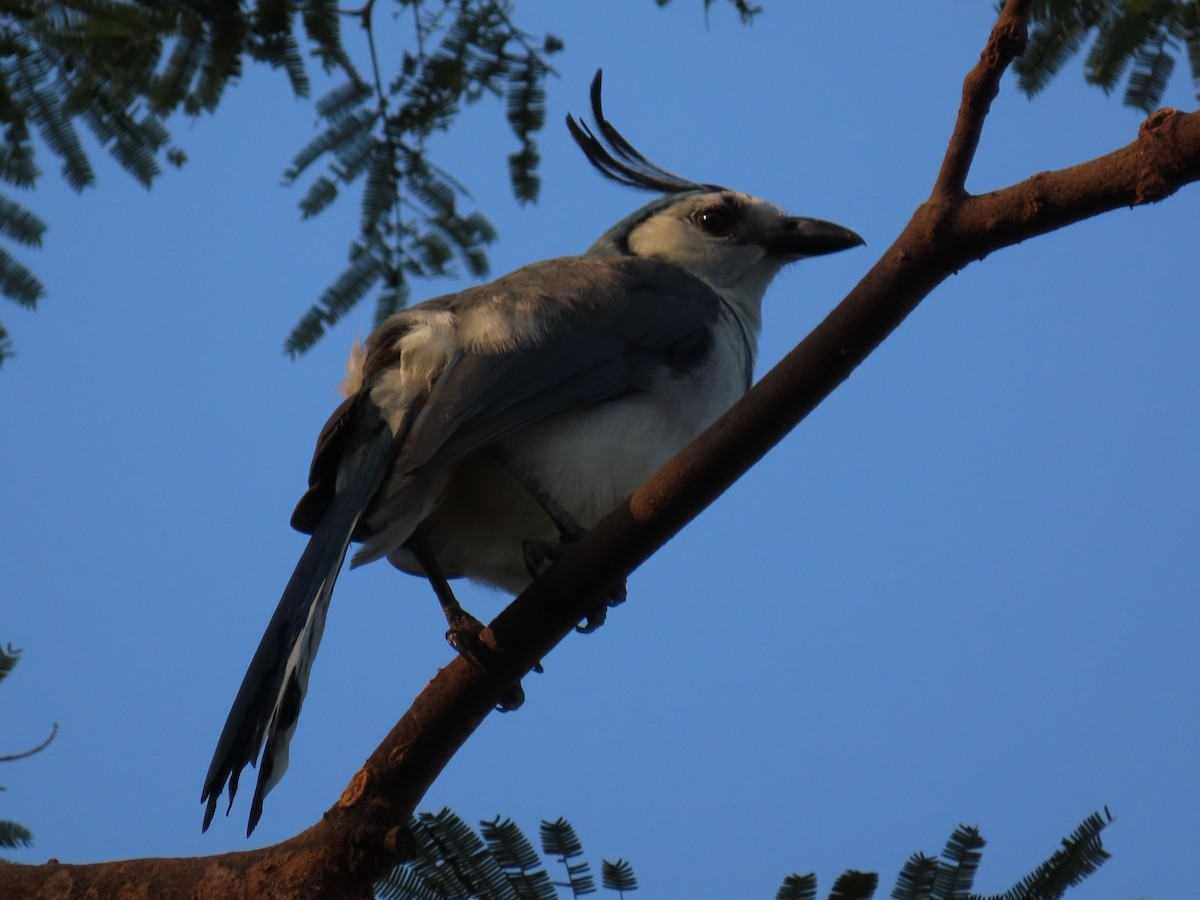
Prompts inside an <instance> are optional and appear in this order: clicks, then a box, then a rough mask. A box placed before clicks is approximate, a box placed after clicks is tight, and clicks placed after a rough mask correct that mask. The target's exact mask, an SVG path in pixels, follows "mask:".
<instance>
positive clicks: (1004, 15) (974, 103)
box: [930, 0, 1030, 200]
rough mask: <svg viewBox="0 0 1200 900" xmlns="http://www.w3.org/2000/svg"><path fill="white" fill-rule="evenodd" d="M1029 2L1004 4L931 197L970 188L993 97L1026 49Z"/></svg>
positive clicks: (970, 78) (968, 84) (967, 85)
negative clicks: (968, 176) (973, 168)
mask: <svg viewBox="0 0 1200 900" xmlns="http://www.w3.org/2000/svg"><path fill="white" fill-rule="evenodd" d="M1029 6H1030V0H1008V2H1007V3H1005V4H1004V10H1003V11H1002V12H1001V13H1000V18H999V19H997V20H996V25H995V27H993V28H992V33H991V36H990V37H989V38H988V42H987V46H986V47H984V48H983V52H982V53H981V54H980V55H979V62H977V63H976V64H975V68H973V69H972V70H971V71H970V72H969V73H968V74H967V77H966V78H965V79H964V80H963V92H962V102H961V103H960V104H959V106H958V120H957V121H956V122H955V123H954V133H953V134H952V135H951V136H950V143H949V144H947V146H946V155H945V157H943V159H942V168H941V171H940V172H938V176H937V181H935V182H934V185H933V195H932V196H931V197H930V199H931V200H932V199H938V198H941V199H953V198H956V197H958V196H960V195H962V194H963V193H965V192H966V184H967V173H968V172H969V171H970V170H971V163H972V162H974V160H975V150H976V148H978V147H979V138H980V136H981V135H982V134H983V122H984V120H985V119H986V118H987V114H988V112H989V111H990V110H991V108H992V101H993V100H995V99H996V95H997V94H998V93H1000V78H1001V77H1002V76H1003V75H1004V72H1005V70H1006V69H1007V68H1008V67H1009V65H1010V64H1011V63H1012V61H1013V60H1014V59H1016V58H1017V57H1018V56H1020V55H1021V54H1022V53H1024V52H1025V44H1026V42H1027V41H1028V33H1027V31H1026V21H1027V20H1028V18H1029Z"/></svg>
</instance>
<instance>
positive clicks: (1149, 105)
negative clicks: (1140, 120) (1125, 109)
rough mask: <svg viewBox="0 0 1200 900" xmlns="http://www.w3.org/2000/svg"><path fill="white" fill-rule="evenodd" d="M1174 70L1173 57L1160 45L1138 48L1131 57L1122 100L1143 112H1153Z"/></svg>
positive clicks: (1159, 102) (1160, 100)
mask: <svg viewBox="0 0 1200 900" xmlns="http://www.w3.org/2000/svg"><path fill="white" fill-rule="evenodd" d="M1174 70H1175V57H1173V56H1171V55H1170V54H1169V53H1166V52H1165V51H1164V50H1163V48H1162V47H1159V48H1158V49H1157V50H1146V49H1142V50H1139V51H1138V52H1137V53H1136V54H1134V57H1133V71H1132V72H1131V73H1130V75H1129V84H1128V85H1126V88H1125V99H1124V100H1123V101H1122V102H1124V104H1125V105H1126V106H1132V107H1133V108H1134V109H1140V110H1141V111H1142V112H1144V113H1152V112H1154V110H1156V109H1158V107H1159V104H1161V103H1162V96H1163V93H1164V92H1165V91H1166V89H1167V82H1169V81H1170V80H1171V73H1172V72H1173V71H1174Z"/></svg>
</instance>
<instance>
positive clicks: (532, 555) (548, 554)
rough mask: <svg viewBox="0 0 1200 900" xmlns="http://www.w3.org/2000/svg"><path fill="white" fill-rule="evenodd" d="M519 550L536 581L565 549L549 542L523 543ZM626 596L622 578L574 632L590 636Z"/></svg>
mask: <svg viewBox="0 0 1200 900" xmlns="http://www.w3.org/2000/svg"><path fill="white" fill-rule="evenodd" d="M521 549H522V550H523V551H524V553H525V567H526V568H527V569H528V570H529V574H530V575H531V576H532V577H533V578H534V580H537V579H538V578H540V577H542V575H544V574H545V572H546V570H547V569H549V568H550V567H551V566H552V565H554V563H556V562H558V559H559V557H560V556H562V552H563V550H564V549H565V545H564V544H555V543H553V542H551V541H525V542H523V543H522V544H521ZM626 596H627V592H626V590H625V579H624V578H622V579H621V580H620V581H619V582H618V583H617V584H615V585H614V586H613V587H612V588H610V589H609V591H608V593H607V596H606V597H605V598H604V603H603V604H601V605H600V606H598V607H596V608H595V609H593V610H591V611H590V612H589V613H588V614H587V617H586V618H585V619H584V622H583V624H582V625H577V626H576V627H575V630H576V631H578V632H579V633H580V634H591V633H592V632H593V631H595V630H596V629H597V628H599V627H600V626H601V625H603V624H604V621H605V619H606V618H607V617H608V608H609V607H610V606H619V605H620V604H622V603H624V602H625V598H626Z"/></svg>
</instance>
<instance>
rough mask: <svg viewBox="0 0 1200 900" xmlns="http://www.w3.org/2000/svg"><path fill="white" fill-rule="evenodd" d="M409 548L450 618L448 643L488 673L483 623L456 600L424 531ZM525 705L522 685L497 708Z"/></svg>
mask: <svg viewBox="0 0 1200 900" xmlns="http://www.w3.org/2000/svg"><path fill="white" fill-rule="evenodd" d="M405 544H406V546H407V547H408V549H409V550H411V551H412V554H413V556H415V557H416V559H417V562H418V563H420V565H421V568H422V569H423V570H424V571H425V577H426V578H427V579H429V584H430V587H432V588H433V592H434V594H436V595H437V598H438V603H440V604H441V607H442V612H443V613H444V614H445V616H446V624H447V625H448V626H449V628H447V629H446V641H447V642H448V643H449V644H450V646H451V647H453V648H454V649H455V650H456V651H458V654H459V655H460V656H462V657H463V658H464V659H465V660H467V662H469V663H471V665H473V666H475V668H477V669H479V670H480V671H487V666H486V665H485V664H484V658H485V655H486V652H487V651H486V648H485V647H484V645H483V642H482V641H480V640H479V634H480V632H482V631H483V623H482V622H480V621H479V620H478V619H476V618H475V617H474V616H473V615H471V614H470V613H469V612H467V611H466V610H465V609H463V607H462V604H461V603H459V602H458V598H457V597H455V596H454V590H453V589H452V588H451V587H450V582H449V581H448V580H447V578H446V574H445V572H444V571H443V570H442V566H441V563H439V562H438V559H437V556H436V555H435V554H434V552H433V550H432V549H430V547H429V544H428V543H427V542H426V541H425V538H424V537H423V536H422V535H421V531H420V529H418V530H417V531H415V532H414V533H413V535H412V536H411V537H410V538H409V539H408V540H407V541H406V542H405ZM524 702H525V691H524V690H523V689H522V688H521V683H520V682H519V681H518V682H517V683H516V684H514V685H513V686H512V688H510V689H509V690H508V691H507V692H506V693H505V694H504V695H503V696H502V697H501V698H500V701H499V702H498V703H497V704H496V708H497V709H498V710H500V711H501V712H511V711H513V710H515V709H517V708H519V707H520V706H521V704H523V703H524Z"/></svg>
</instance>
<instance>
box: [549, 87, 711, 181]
mask: <svg viewBox="0 0 1200 900" xmlns="http://www.w3.org/2000/svg"><path fill="white" fill-rule="evenodd" d="M603 78H604V70H603V69H597V70H596V77H595V78H593V79H592V118H594V119H595V120H596V131H598V132H599V133H600V137H597V136H596V134H595V133H594V132H593V131H592V129H591V128H589V127H588V126H587V124H586V123H584V122H576V121H575V119H574V118H573V117H572V116H571V115H569V114H568V115H567V128H568V129H569V130H570V132H571V137H573V138H574V139H575V143H576V144H578V145H579V149H580V150H582V151H583V155H584V156H586V157H587V159H588V162H590V163H591V164H592V165H593V166H595V167H596V170H597V171H598V172H599V173H600V174H601V175H603V176H604V177H605V178H611V179H612V180H613V181H615V182H617V183H618V184H625V185H629V186H630V187H635V188H641V189H642V190H646V191H661V192H663V193H666V194H678V193H682V192H684V191H697V190H710V191H719V190H723V188H721V187H720V186H719V185H715V184H700V183H698V182H695V181H690V180H689V179H687V178H682V177H680V176H679V175H676V174H675V173H674V172H669V171H667V170H666V169H664V168H663V167H662V166H659V165H657V164H656V163H652V162H650V160H648V159H646V157H644V156H642V154H641V153H639V152H638V151H637V150H636V149H635V148H634V146H633V145H632V144H631V143H629V141H627V140H626V139H625V137H624V136H623V135H622V134H621V132H619V131H617V129H616V128H614V127H613V125H612V123H611V122H609V121H608V119H606V118H605V117H604V106H603V103H602V102H601V99H600V92H601V91H600V89H601V84H602V81H603ZM600 138H603V139H604V140H603V141H602V140H601V139H600ZM604 141H607V142H608V146H607V147H606V146H605V145H604Z"/></svg>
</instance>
